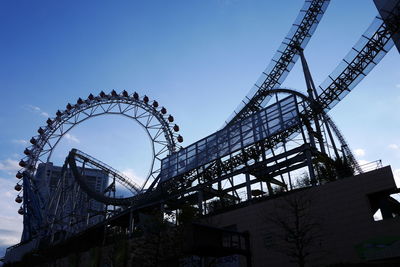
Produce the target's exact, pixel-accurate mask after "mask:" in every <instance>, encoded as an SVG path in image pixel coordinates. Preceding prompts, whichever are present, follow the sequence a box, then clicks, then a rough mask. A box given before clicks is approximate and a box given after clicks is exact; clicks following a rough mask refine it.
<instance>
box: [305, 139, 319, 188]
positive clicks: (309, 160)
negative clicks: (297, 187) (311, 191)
mask: <svg viewBox="0 0 400 267" xmlns="http://www.w3.org/2000/svg"><path fill="white" fill-rule="evenodd" d="M305 153H306V158H307V166H308V172H309V174H310V180H311V184H312V185H316V184H317V180H316V179H315V172H314V168H313V165H312V157H311V151H310V147H309V146H307V147H306V151H305Z"/></svg>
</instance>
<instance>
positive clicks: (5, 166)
mask: <svg viewBox="0 0 400 267" xmlns="http://www.w3.org/2000/svg"><path fill="white" fill-rule="evenodd" d="M19 169H21V167H20V166H19V165H18V161H17V160H13V159H5V160H0V171H17V170H19Z"/></svg>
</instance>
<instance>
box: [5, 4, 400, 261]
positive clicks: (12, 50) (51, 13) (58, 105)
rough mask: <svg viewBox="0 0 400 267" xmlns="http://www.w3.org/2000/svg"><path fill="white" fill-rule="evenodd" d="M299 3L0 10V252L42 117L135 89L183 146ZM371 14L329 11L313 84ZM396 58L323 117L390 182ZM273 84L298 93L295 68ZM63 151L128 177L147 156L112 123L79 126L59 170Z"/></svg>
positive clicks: (132, 130)
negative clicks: (26, 152) (22, 162)
mask: <svg viewBox="0 0 400 267" xmlns="http://www.w3.org/2000/svg"><path fill="white" fill-rule="evenodd" d="M302 5H303V1H295V0H288V1H261V0H260V1H256V0H251V1H244V0H208V1H194V0H193V1H183V0H182V1H161V0H160V1H94V0H93V1H20V0H17V1H1V2H0V25H1V26H0V34H1V36H2V42H0V58H1V62H2V64H1V65H0V90H1V93H2V97H1V98H0V104H1V110H0V111H1V112H0V125H1V131H0V197H1V198H2V201H1V203H0V247H5V246H8V245H11V244H12V243H15V242H17V241H18V239H19V235H20V231H21V228H22V224H21V217H20V216H19V215H18V214H17V210H18V208H19V206H18V205H17V204H16V203H15V202H14V198H15V196H16V194H15V191H14V190H13V189H12V187H13V186H14V184H15V182H16V179H15V178H14V173H15V171H16V169H17V166H16V165H17V162H18V160H19V158H21V156H22V152H23V149H24V147H25V146H26V142H27V140H29V139H30V137H31V136H34V135H35V134H36V130H37V128H38V127H39V126H41V125H44V124H45V120H46V119H47V117H48V116H49V114H50V116H53V115H54V114H55V112H56V111H57V109H64V108H65V105H66V104H67V103H68V102H75V101H76V100H77V98H78V97H82V98H86V97H87V96H88V95H89V93H93V94H97V93H99V92H100V91H101V90H104V91H107V92H109V91H111V90H112V89H116V90H117V91H122V90H124V89H126V90H127V91H129V92H133V91H137V92H139V93H140V94H141V95H144V94H146V95H148V96H149V97H150V99H156V100H157V101H158V102H159V103H160V104H161V105H164V106H165V107H167V109H168V111H169V112H170V113H171V114H173V115H174V117H175V119H176V122H177V123H178V124H179V125H180V127H181V134H182V135H183V137H184V139H185V142H184V145H185V146H187V145H189V144H191V143H192V142H194V141H196V140H198V139H200V138H202V137H205V136H207V135H209V134H211V133H212V132H214V131H215V130H217V129H219V128H220V127H221V126H222V125H223V123H224V121H225V120H226V119H227V117H228V116H229V115H230V114H231V112H232V111H233V110H234V109H235V108H236V106H237V105H238V104H239V103H240V101H241V99H242V98H243V97H244V96H245V95H246V94H247V92H248V91H249V90H250V88H251V86H252V84H253V83H254V82H255V81H256V80H257V78H258V76H259V74H260V73H261V72H262V71H263V70H264V68H265V67H266V66H267V64H268V63H269V61H270V59H271V57H272V56H273V55H274V53H275V51H276V49H277V48H278V46H279V45H280V42H281V41H282V39H283V37H284V36H285V35H286V34H287V32H288V30H289V28H290V26H291V24H292V23H293V21H294V19H295V18H296V16H297V14H298V11H299V9H300V8H301V6H302ZM376 15H377V11H376V9H375V7H374V5H373V2H372V1H365V0H354V1H346V0H336V1H332V3H330V5H329V8H328V10H327V12H326V14H325V16H324V17H323V19H322V22H321V23H320V25H319V27H318V28H317V30H316V32H315V34H314V36H313V38H312V39H311V41H310V43H309V44H308V46H307V48H306V50H305V54H306V57H307V59H308V61H309V66H310V69H311V72H312V74H313V77H314V80H315V83H316V84H318V85H319V84H320V83H321V82H322V81H324V80H325V78H326V77H327V76H328V75H329V74H330V73H331V71H333V70H334V68H335V67H336V66H337V64H338V63H339V62H340V60H341V59H342V58H343V57H344V56H345V55H346V54H347V52H348V51H349V50H350V48H351V47H352V46H353V45H354V44H355V42H356V41H357V40H358V39H359V37H360V36H361V34H362V33H363V32H364V31H365V30H366V28H367V27H368V26H369V24H370V23H371V22H372V20H373V18H374V16H376ZM399 59H400V56H399V53H398V52H397V51H396V50H395V49H392V50H391V51H390V52H389V54H388V55H387V56H386V57H385V58H384V59H383V60H382V61H381V63H380V64H379V65H378V66H377V67H376V68H375V69H374V70H373V71H372V72H371V73H370V74H369V75H368V76H367V77H366V78H365V79H364V80H363V81H362V82H361V83H360V84H359V85H358V86H357V87H356V88H355V89H354V90H353V91H352V92H351V93H350V94H349V95H348V96H347V97H346V98H345V99H344V100H343V101H342V102H341V103H339V104H338V105H337V106H336V107H335V108H334V109H333V110H332V111H331V112H330V115H331V116H332V117H333V119H334V120H335V122H336V123H337V125H338V126H339V128H340V129H341V130H342V132H343V133H344V135H345V137H346V139H347V140H348V142H349V144H350V146H351V148H353V150H354V151H355V152H356V154H357V157H358V159H359V160H360V161H362V162H367V161H373V160H377V159H382V160H383V163H384V165H392V168H393V169H394V170H395V172H396V173H398V174H400V162H399V159H400V136H399V135H398V133H399V127H400V126H399V125H400V117H399V116H398V114H400V112H399V109H400V108H399V107H400V68H399V67H400V60H399ZM284 85H285V86H287V87H291V88H296V89H299V90H304V88H305V83H304V80H303V75H302V73H301V68H300V65H299V64H296V66H295V67H294V69H293V71H292V72H291V74H290V75H289V76H288V78H287V80H286V82H285V84H284ZM99 144H100V145H99ZM71 147H77V148H81V149H82V150H83V151H85V152H88V153H89V154H93V155H95V156H96V157H98V158H99V159H101V160H103V161H105V162H106V163H108V164H110V165H112V166H113V167H115V168H117V169H119V170H121V171H126V172H129V173H136V174H138V175H141V173H143V172H145V169H146V168H144V167H143V166H146V164H148V161H147V160H146V159H147V158H149V157H150V154H149V152H148V150H147V148H148V143H147V140H146V138H145V137H144V134H143V133H142V132H141V129H140V128H138V126H137V125H135V123H134V122H132V121H130V120H128V119H124V118H120V117H111V116H110V117H102V118H98V119H96V120H91V121H89V122H88V123H85V124H82V125H80V126H79V127H77V128H76V129H74V130H73V131H71V133H70V135H69V136H68V138H65V139H64V140H63V142H62V144H61V145H60V147H59V148H57V151H56V152H55V153H54V161H55V162H57V161H59V162H61V161H62V159H63V158H64V157H65V156H66V155H65V153H66V151H68V150H69V149H70V148H71ZM143 158H144V159H145V160H143ZM0 254H2V252H1V251H0Z"/></svg>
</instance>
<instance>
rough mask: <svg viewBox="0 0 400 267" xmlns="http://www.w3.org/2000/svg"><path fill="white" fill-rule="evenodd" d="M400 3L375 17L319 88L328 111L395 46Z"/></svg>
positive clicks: (399, 17) (324, 106)
mask: <svg viewBox="0 0 400 267" xmlns="http://www.w3.org/2000/svg"><path fill="white" fill-rule="evenodd" d="M399 10H400V3H398V4H397V5H396V6H395V7H394V9H393V10H392V12H390V13H389V14H388V16H387V17H386V18H385V22H384V21H383V20H382V18H380V17H376V18H375V19H374V21H373V22H372V24H371V26H370V27H369V28H368V29H367V30H366V31H365V33H364V34H363V35H362V36H361V38H360V40H359V41H358V42H357V43H356V45H355V46H354V47H353V48H352V49H351V51H350V52H349V53H348V54H347V55H346V57H345V58H344V59H343V60H342V62H341V63H340V64H339V65H338V66H337V68H336V69H335V70H334V71H333V72H332V74H331V75H329V77H328V78H327V79H326V80H325V81H324V82H323V83H322V84H321V85H320V86H319V87H318V88H317V91H318V99H317V102H319V103H320V104H321V105H322V107H323V109H324V110H325V111H328V110H330V109H331V108H333V107H334V106H335V105H336V104H337V103H338V102H339V101H340V100H342V99H343V98H344V97H345V96H346V95H347V94H348V93H349V92H350V91H351V90H352V89H353V88H354V87H355V86H356V85H357V84H358V83H359V82H360V81H362V79H364V77H365V76H367V74H368V73H369V72H370V71H371V70H372V69H373V68H374V67H375V66H376V65H377V64H378V63H379V61H380V60H381V59H382V58H383V57H384V56H385V55H386V54H387V52H388V51H389V50H390V49H391V48H392V47H393V45H394V42H393V40H392V37H393V35H395V34H396V33H399V30H400V16H399V15H396V14H399V12H400V11H399Z"/></svg>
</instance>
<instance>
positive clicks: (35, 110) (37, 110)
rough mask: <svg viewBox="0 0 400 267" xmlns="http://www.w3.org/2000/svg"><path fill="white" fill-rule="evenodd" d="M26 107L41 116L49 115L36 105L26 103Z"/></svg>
mask: <svg viewBox="0 0 400 267" xmlns="http://www.w3.org/2000/svg"><path fill="white" fill-rule="evenodd" d="M28 109H29V110H30V111H31V112H34V113H37V114H39V115H40V116H42V117H45V118H48V117H49V113H47V112H45V111H43V110H42V109H41V108H39V107H37V106H33V105H28Z"/></svg>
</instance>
